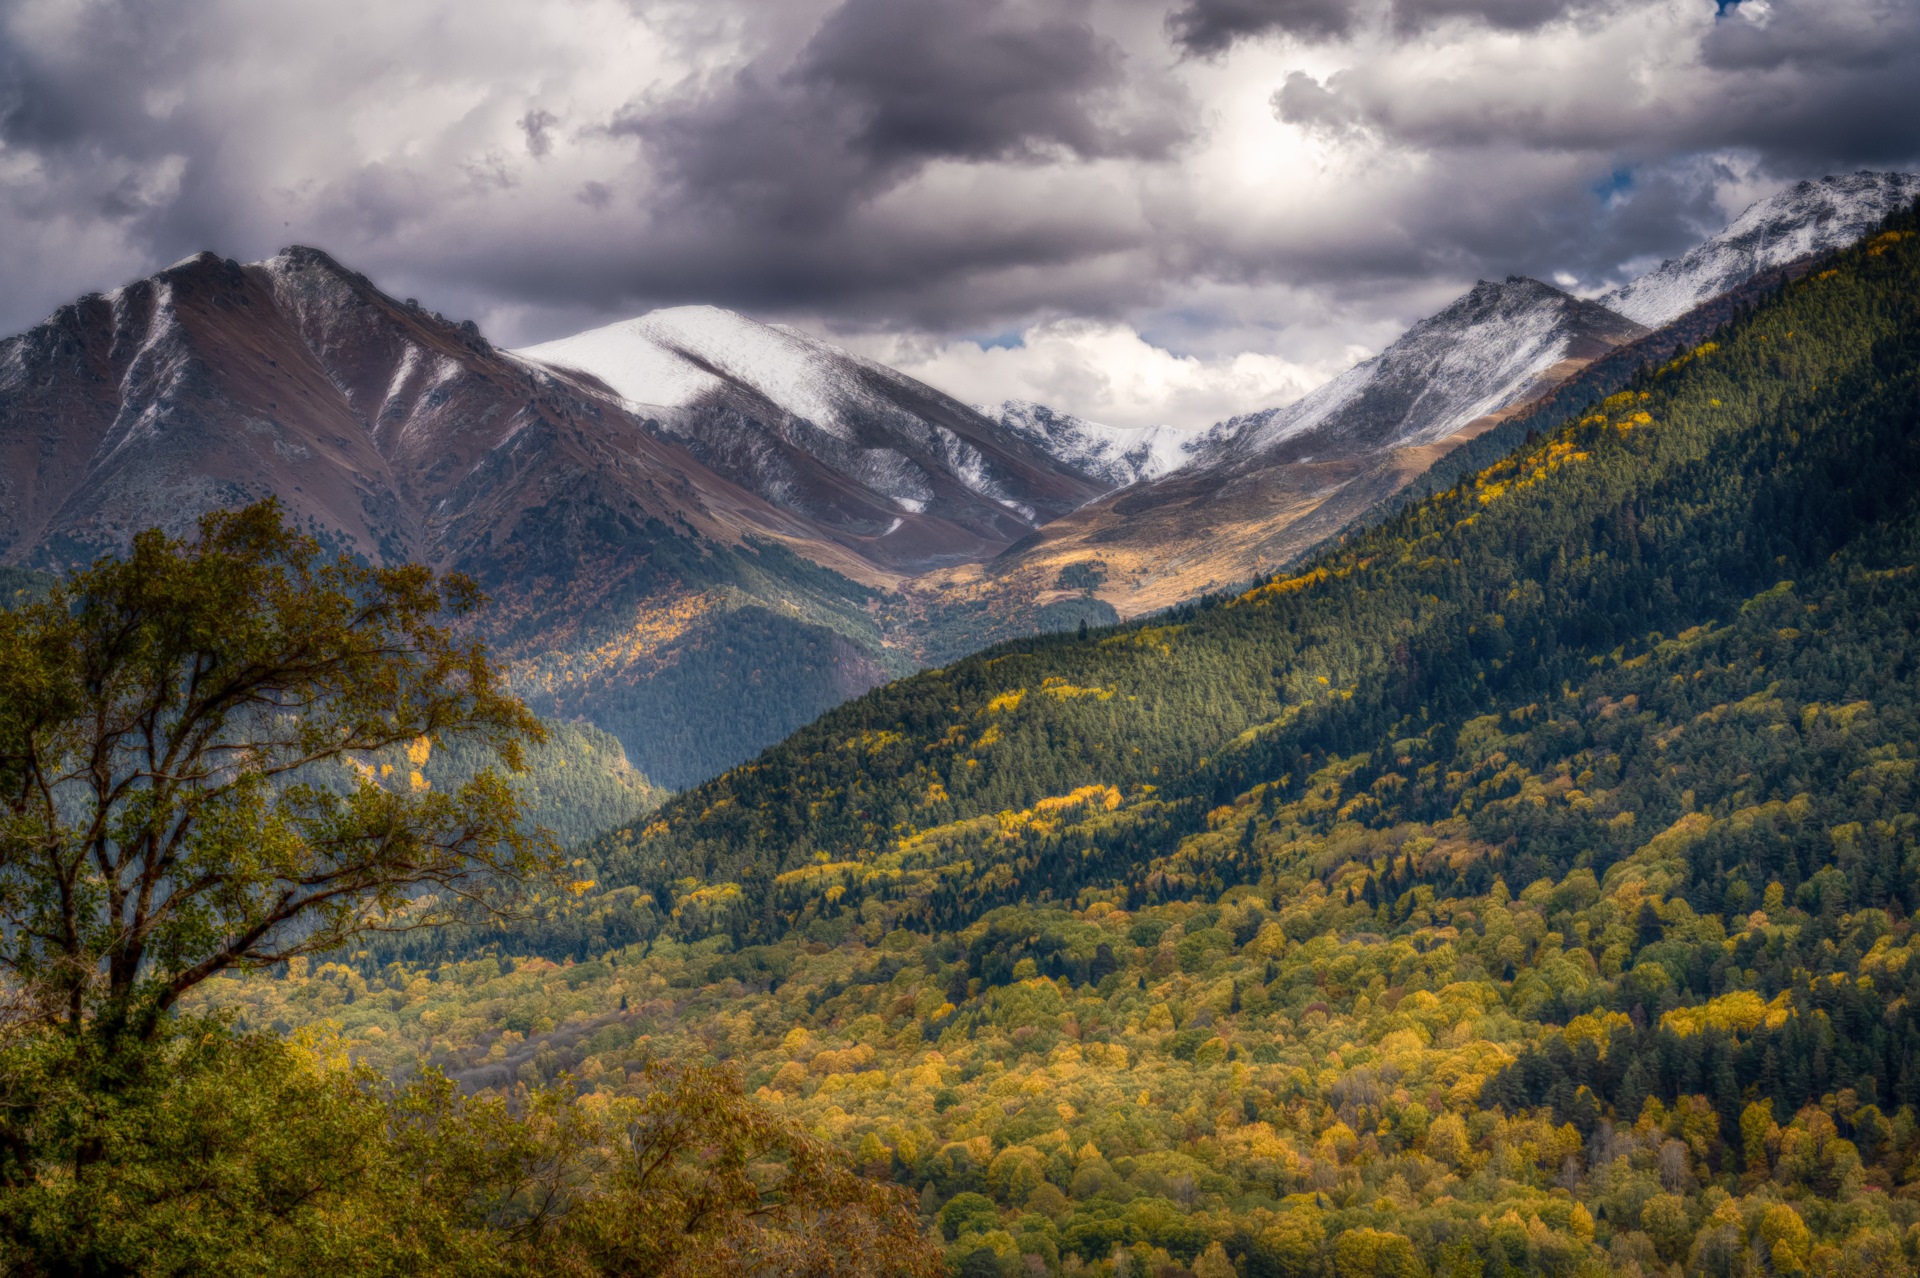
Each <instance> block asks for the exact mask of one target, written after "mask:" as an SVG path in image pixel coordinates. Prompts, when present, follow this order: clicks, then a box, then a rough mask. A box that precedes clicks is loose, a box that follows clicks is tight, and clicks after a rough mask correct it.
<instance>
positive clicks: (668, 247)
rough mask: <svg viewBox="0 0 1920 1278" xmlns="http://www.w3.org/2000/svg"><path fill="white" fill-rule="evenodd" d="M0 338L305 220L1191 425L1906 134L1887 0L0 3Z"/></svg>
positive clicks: (560, 299) (1100, 414) (634, 306)
mask: <svg viewBox="0 0 1920 1278" xmlns="http://www.w3.org/2000/svg"><path fill="white" fill-rule="evenodd" d="M0 23H3V25H0V309H3V310H4V314H0V330H4V331H6V332H13V331H17V330H19V329H21V328H24V327H26V326H28V325H30V324H32V323H34V322H36V321H38V320H39V319H41V318H42V317H44V316H45V315H46V314H47V313H48V312H49V311H50V310H51V309H52V308H53V307H54V306H55V305H57V304H59V303H60V302H62V301H65V300H68V299H69V298H71V297H73V296H75V295H77V294H79V293H82V292H85V291H88V290H92V289H105V288H111V287H112V286H114V285H116V284H118V283H121V282H123V281H125V280H127V279H130V278H133V277H135V276H138V275H140V274H143V273H145V272H147V271H150V270H152V269H154V268H156V267H158V266H162V265H165V264H167V263H168V262H171V261H174V260H177V259H178V258H180V257H183V256H185V255H187V254H189V253H192V252H195V251H198V250H200V249H207V248H210V249H213V250H215V251H217V252H219V253H222V254H224V255H227V256H231V257H239V258H242V259H256V258H259V257H264V256H267V255H269V254H271V253H272V252H273V251H274V250H275V249H277V248H278V247H280V246H281V245H283V244H287V243H306V244H315V245H319V246H321V247H323V248H326V249H328V250H330V251H331V252H333V253H334V254H336V255H337V256H339V257H340V258H341V259H342V260H344V261H346V262H347V263H348V264H350V265H352V266H354V267H356V268H358V269H360V270H363V271H365V272H366V273H367V274H369V275H370V276H372V277H373V278H374V280H375V281H376V282H377V283H379V284H380V285H382V286H383V287H385V288H387V289H388V290H389V291H391V292H394V293H396V294H400V295H408V296H416V297H418V298H419V299H420V300H421V301H422V302H423V303H425V304H426V305H428V306H431V307H434V308H436V309H439V310H442V311H444V312H446V313H448V314H450V315H454V316H457V317H472V318H475V319H477V320H479V322H480V323H481V326H482V327H483V328H484V329H485V330H486V331H487V332H488V334H489V335H490V336H492V337H493V338H494V339H495V340H496V341H499V342H501V343H504V344H510V345H517V344H523V343H528V342H533V341H537V340H541V339H545V338H549V337H555V336H559V335H562V334H565V333H568V332H572V331H575V330H578V329H581V328H585V327H589V326H591V325H594V324H597V323H603V322H606V321H608V320H611V319H616V318H623V317H626V316H629V315H633V314H638V313H640V312H643V311H646V310H649V309H652V308H654V307H657V306H667V305H678V304H685V303H692V302H710V303H714V304H718V305H722V306H728V307H732V308H734V309H737V310H741V311H745V312H747V313H749V314H752V315H755V316H758V317H760V318H764V319H770V320H780V321H785V322H791V323H797V324H801V325H804V326H806V327H808V328H811V329H814V330H816V331H820V332H824V333H830V334H833V335H835V336H836V338H837V340H840V341H842V342H844V343H846V344H848V345H850V346H853V347H855V348H856V349H859V350H862V351H864V352H867V353H870V354H874V355H876V356H879V357H882V358H886V359H888V360H890V361H891V362H894V363H896V364H897V365H899V366H901V367H903V368H905V369H907V370H908V371H910V372H914V373H916V374H917V375H920V376H923V377H926V378H927V379H928V380H930V381H933V382H934V383H935V384H937V385H940V386H941V387H942V388H944V389H947V390H950V391H953V392H954V393H956V394H959V395H961V396H963V397H965V398H968V399H973V400H985V399H995V400H997V399H1000V398H1005V397H1009V396H1021V397H1027V398H1034V399H1040V400H1043V401H1046V402H1050V403H1053V404H1055V405H1056V406H1058V407H1061V408H1065V409H1069V410H1072V411H1076V412H1080V413H1082V414H1085V415H1088V416H1092V417H1095V418H1098V419H1104V420H1108V421H1112V422H1114V423H1116V424H1126V425H1144V424H1148V423H1151V422H1158V421H1170V422H1174V423H1176V424H1180V425H1202V424H1205V423H1207V422H1210V421H1212V420H1215V419H1217V418H1219V417H1222V416H1225V415H1228V414H1229V413H1232V412H1237V411H1244V410H1247V409H1251V408H1257V407H1266V406H1272V405H1274V404H1278V403H1282V402H1284V401H1286V400H1288V399H1291V398H1293V397H1295V396H1297V395H1298V394H1299V393H1301V392H1302V391H1304V390H1305V389H1307V388H1308V387H1310V386H1312V385H1313V384H1315V383H1317V382H1319V381H1321V380H1323V379H1324V378H1326V377H1327V376H1329V375H1330V374H1332V373H1334V372H1337V371H1338V370H1339V369H1341V368H1343V367H1345V366H1346V365H1347V364H1349V363H1351V362H1352V361H1353V360H1354V359H1355V358H1356V357H1358V356H1360V355H1363V354H1365V353H1368V352H1370V351H1372V350H1375V349H1378V348H1379V347H1380V346H1382V345H1384V344H1385V343H1386V342H1388V341H1390V340H1392V338H1393V337H1394V336H1396V335H1397V334H1398V333H1399V332H1400V330H1401V329H1402V328H1404V327H1405V326H1406V325H1407V323H1409V322H1410V321H1412V320H1414V319H1417V318H1419V317H1420V316H1422V315H1425V314H1428V313H1430V312H1432V311H1433V310H1435V309H1437V308H1438V307H1439V306H1441V305H1443V304H1444V303H1445V302H1446V301H1447V300H1449V299H1450V298H1452V297H1453V296H1455V295H1457V294H1458V293H1460V292H1461V291H1463V290H1464V289H1465V288H1466V287H1468V286H1469V285H1471V283H1472V282H1473V280H1474V279H1476V278H1478V277H1482V276H1486V277H1497V276H1503V275H1506V274H1509V273H1514V272H1519V273H1525V274H1530V275H1534V276H1537V277H1539V278H1542V279H1548V280H1554V281H1556V282H1559V283H1560V284H1561V285H1562V286H1564V287H1569V288H1573V289H1576V290H1585V291H1591V290H1597V289H1599V288H1602V287H1604V286H1605V285H1607V284H1608V283H1611V282H1617V281H1619V280H1620V279H1623V278H1626V277H1629V276H1631V275H1633V274H1636V273H1638V272H1639V271H1640V270H1643V269H1645V268H1646V267H1647V266H1650V265H1653V264H1656V263H1657V262H1658V261H1659V260H1660V259H1661V258H1662V257H1663V256H1669V255H1672V254H1674V253H1677V252H1678V251H1680V250H1682V249H1684V248H1685V247H1687V246H1688V245H1690V244H1691V243H1693V242H1694V241H1695V240H1697V239H1698V238H1699V237H1700V236H1701V235H1702V234H1704V233H1707V232H1710V231H1712V230H1715V229H1718V228H1719V227H1720V226H1721V225H1723V224H1724V223H1725V222H1726V221H1727V220H1728V219H1729V218H1730V217H1731V216H1732V215H1733V214H1735V213H1737V212H1738V211H1739V209H1740V208H1742V207H1743V206H1744V205H1745V204H1746V203H1748V202H1749V201H1751V200H1752V199H1754V198H1756V197H1758V196H1762V195H1765V194H1768V193H1770V192H1771V191H1773V190H1775V189H1777V188H1779V187H1780V186H1782V185H1784V184H1786V183H1788V182H1790V181H1792V180H1795V179H1797V178H1800V177H1806V176H1820V175H1822V174H1825V173H1831V172H1843V171H1849V170H1852V169H1856V168H1863V167H1866V168H1912V167H1915V166H1916V161H1917V160H1920V90H1917V89H1916V87H1915V82H1916V79H1920V77H1916V76H1915V75H1914V72H1913V68H1914V67H1915V66H1916V65H1920V4H1915V3H1914V2H1913V0H1738V2H1736V0H1594V2H1593V3H1585V2H1583V0H695V2H694V3H681V2H679V0H668V2H660V3H656V2H654V0H0Z"/></svg>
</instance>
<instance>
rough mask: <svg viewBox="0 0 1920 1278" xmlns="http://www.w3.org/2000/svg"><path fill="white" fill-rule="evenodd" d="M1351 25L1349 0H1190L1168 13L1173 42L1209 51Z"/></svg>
mask: <svg viewBox="0 0 1920 1278" xmlns="http://www.w3.org/2000/svg"><path fill="white" fill-rule="evenodd" d="M1352 25H1353V5H1352V3H1351V0H1189V3H1188V4H1187V5H1186V6H1185V7H1184V8H1180V9H1176V10H1174V11H1173V13H1171V14H1169V15H1168V17H1167V31H1168V33H1169V34H1170V35H1171V36H1172V37H1173V40H1174V43H1176V44H1178V45H1179V46H1180V47H1181V48H1183V49H1185V50H1186V51H1187V52H1189V53H1197V54H1201V55H1209V56H1210V55H1213V54H1219V53H1224V52H1226V51H1227V50H1228V49H1229V48H1231V47H1232V46H1233V44H1234V43H1235V42H1236V41H1239V40H1246V39H1251V38H1254V37H1257V36H1264V35H1274V34H1279V33H1285V34H1287V35H1292V36H1299V37H1302V38H1303V39H1308V40H1332V39H1338V38H1339V37H1341V36H1344V35H1346V34H1347V31H1348V29H1349V28H1350V27H1351V26H1352Z"/></svg>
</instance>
